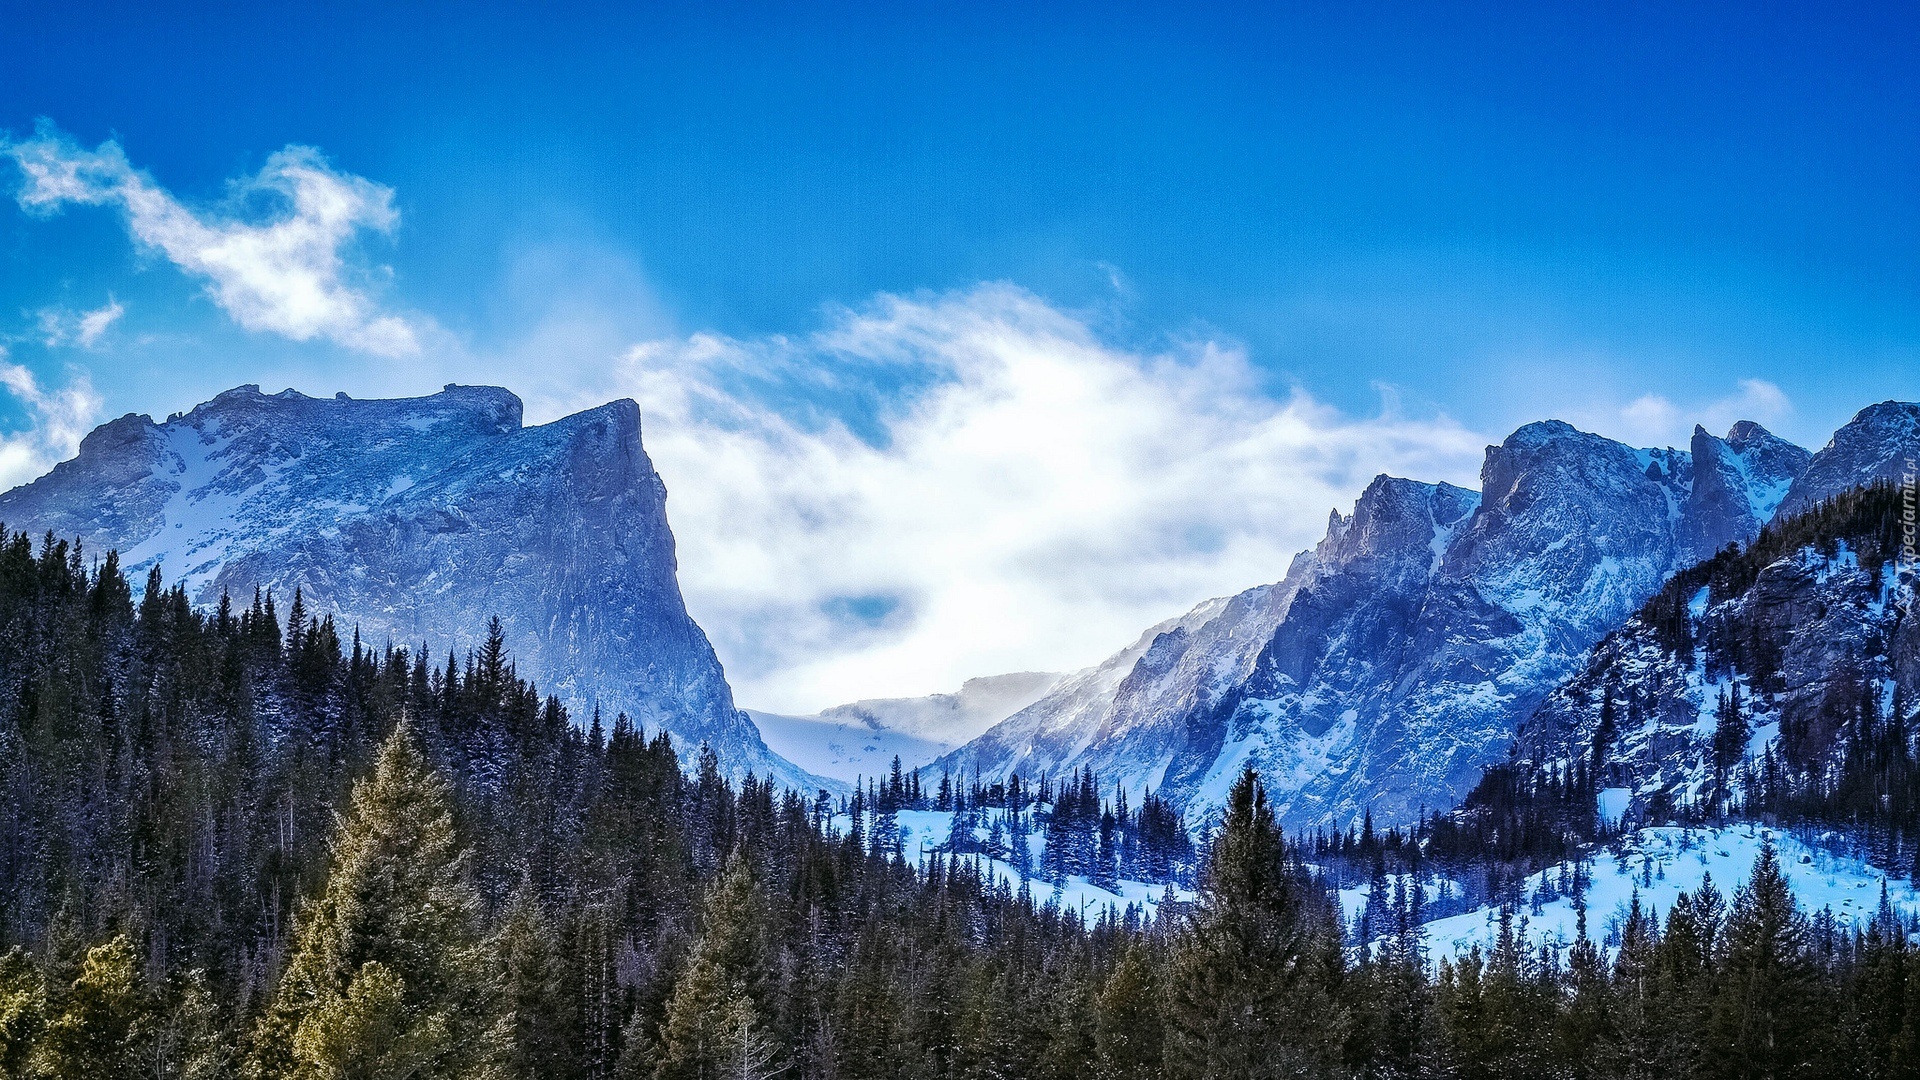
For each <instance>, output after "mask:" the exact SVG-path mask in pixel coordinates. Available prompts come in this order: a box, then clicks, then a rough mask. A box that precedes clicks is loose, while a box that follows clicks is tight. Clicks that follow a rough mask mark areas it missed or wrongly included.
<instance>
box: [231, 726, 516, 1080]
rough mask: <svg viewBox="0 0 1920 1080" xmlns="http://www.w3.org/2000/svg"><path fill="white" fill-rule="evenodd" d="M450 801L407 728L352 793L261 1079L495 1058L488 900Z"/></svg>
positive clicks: (423, 1070)
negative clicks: (471, 868) (484, 926)
mask: <svg viewBox="0 0 1920 1080" xmlns="http://www.w3.org/2000/svg"><path fill="white" fill-rule="evenodd" d="M449 798H450V792H449V790H448V787H447V784H446V782H445V781H443V780H442V779H441V778H440V777H439V776H438V775H436V774H435V772H434V771H433V768H432V766H431V765H429V764H428V762H427V761H426V759H425V758H424V757H423V756H422V755H421V753H420V750H419V747H418V746H417V745H416V739H415V736H414V734H413V731H412V728H411V726H410V725H408V724H406V723H404V722H403V723H401V725H400V726H399V727H397V728H396V729H395V730H394V732H393V733H392V734H391V735H390V736H389V737H388V738H387V740H386V742H385V743H384V744H383V745H382V747H381V750H380V757H379V763H378V765H377V766H376V767H375V770H374V773H373V775H372V776H371V777H369V778H368V779H366V780H363V781H361V782H360V783H359V784H357V785H355V787H354V791H353V797H352V809H351V811H350V812H349V813H348V814H347V816H346V818H345V819H344V820H343V821H342V823H341V826H340V831H339V836H338V838H337V839H336V841H335V845H334V853H333V866H332V869H331V871H330V873H329V875H328V879H327V887H326V891H325V892H324V893H322V894H321V896H320V897H319V898H318V899H317V900H315V901H314V902H313V903H312V904H311V905H310V906H309V907H308V908H307V909H306V910H305V911H304V912H303V913H302V916H301V919H300V924H299V933H298V942H297V945H296V947H295V950H294V954H293V958H292V960H291V961H290V962H289V964H288V967H287V973H286V975H285V976H284V977H283V978H282V979H281V983H280V989H279V993H278V995H277V996H276V997H275V999H274V1002H273V1005H272V1007H271V1008H270V1009H269V1010H268V1011H267V1014H266V1015H265V1017H264V1018H263V1019H262V1021H261V1024H260V1028H259V1031H258V1032H257V1034H256V1036H255V1040H254V1055H253V1058H252V1060H251V1062H250V1063H249V1069H250V1073H251V1075H253V1076H256V1077H262V1078H279V1077H289V1078H295V1077H297V1078H301V1080H306V1078H315V1080H318V1078H321V1077H329V1078H330V1077H334V1076H341V1075H347V1076H388V1075H391V1076H417V1077H465V1076H474V1075H478V1074H479V1071H480V1070H481V1069H482V1068H483V1067H484V1066H486V1065H488V1064H490V1063H491V1062H492V1061H493V1060H494V1059H495V1058H496V1057H497V1050H498V1043H499V1042H500V1037H499V1033H498V1031H497V1030H496V1025H495V1024H494V1017H495V1009H494V994H493V993H492V991H493V989H494V987H493V985H492V980H491V978H490V977H489V973H488V972H487V971H486V970H485V965H484V963H483V962H482V955H481V953H482V950H481V949H480V948H479V943H480V934H479V925H478V921H479V914H480V904H479V898H478V897H477V896H476V895H475V894H474V892H473V889H472V887H471V885H470V884H469V883H468V880H467V860H468V856H467V854H466V852H464V851H462V850H461V849H460V847H459V843H458V839H457V837H456V835H455V832H454V825H453V815H452V811H451V807H450V804H449Z"/></svg>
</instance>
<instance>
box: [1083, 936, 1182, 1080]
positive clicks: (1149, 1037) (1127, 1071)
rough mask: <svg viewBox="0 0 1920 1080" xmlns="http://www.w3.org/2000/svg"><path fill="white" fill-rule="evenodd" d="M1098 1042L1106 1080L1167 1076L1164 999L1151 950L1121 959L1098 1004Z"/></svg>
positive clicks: (1138, 947)
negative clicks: (1163, 1043) (1163, 1067)
mask: <svg viewBox="0 0 1920 1080" xmlns="http://www.w3.org/2000/svg"><path fill="white" fill-rule="evenodd" d="M1096 1010H1097V1011H1096V1013H1095V1018H1094V1037H1095V1040H1096V1044H1097V1045H1098V1047H1099V1051H1100V1075H1101V1076H1102V1077H1105V1078H1106V1080H1155V1078H1156V1077H1159V1076H1160V1075H1161V1059H1162V1050H1161V1041H1162V1030H1161V1016H1162V1014H1163V1012H1164V1010H1165V1002H1164V1000H1163V998H1162V996H1161V987H1160V978H1159V973H1158V972H1157V971H1156V964H1155V963H1154V958H1152V957H1151V956H1150V955H1149V953H1148V946H1147V945H1145V944H1144V943H1143V944H1135V945H1131V946H1129V947H1128V948H1127V949H1126V951H1125V952H1123V953H1121V954H1120V962H1119V964H1117V965H1116V966H1115V967H1114V969H1113V974H1111V975H1109V976H1108V977H1107V984H1106V986H1105V987H1104V988H1103V989H1102V990H1101V992H1100V998H1099V1000H1098V1002H1097V1003H1096Z"/></svg>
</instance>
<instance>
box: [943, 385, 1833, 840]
mask: <svg viewBox="0 0 1920 1080" xmlns="http://www.w3.org/2000/svg"><path fill="white" fill-rule="evenodd" d="M1703 434H1704V433H1703ZM1695 444H1696V445H1695V446H1694V447H1693V448H1692V449H1691V452H1689V451H1680V450H1675V449H1671V448H1667V449H1635V448H1633V447H1630V446H1627V445H1625V444H1622V443H1618V442H1615V441H1613V440H1610V439H1606V438H1603V437H1601V436H1598V435H1594V434H1591V433H1589V432H1584V431H1581V430H1579V429H1577V428H1575V427H1573V426H1572V425H1570V424H1567V423H1565V422H1562V421H1558V420H1546V421H1541V422H1538V423H1532V424H1528V425H1526V426H1525V427H1522V428H1520V429H1519V430H1517V431H1515V432H1514V433H1513V434H1512V435H1510V436H1509V437H1508V438H1506V439H1505V440H1503V441H1502V442H1501V443H1500V444H1499V445H1497V446H1490V447H1488V448H1487V454H1486V459H1485V462H1484V464H1483V466H1482V469H1481V491H1480V492H1472V491H1468V490H1465V489H1463V488H1458V487H1454V486H1452V485H1448V484H1428V483H1422V482H1420V481H1417V480H1409V479H1400V478H1394V477H1387V476H1381V477H1377V478H1375V479H1374V481H1373V482H1372V483H1370V484H1369V485H1368V486H1367V488H1366V490H1365V491H1364V492H1362V493H1361V495H1360V497H1359V499H1358V500H1357V501H1356V502H1355V504H1354V508H1353V511H1352V513H1350V514H1342V513H1339V512H1338V511H1336V512H1334V513H1333V514H1332V515H1331V516H1330V517H1329V520H1328V529H1327V533H1326V536H1325V538H1324V539H1322V540H1321V541H1320V543H1319V544H1318V545H1316V546H1315V547H1314V549H1313V550H1312V551H1310V552H1305V553H1302V555H1300V556H1299V557H1297V558H1296V559H1295V560H1294V563H1293V565H1292V566H1291V567H1290V568H1289V570H1288V572H1287V575H1286V577H1285V578H1284V579H1283V580H1281V581H1280V582H1278V583H1276V584H1273V585H1265V586H1261V587H1260V588H1257V589H1253V590H1249V591H1248V592H1246V593H1243V594H1241V595H1240V596H1237V597H1233V598H1230V599H1224V600H1213V601H1208V602H1207V603H1206V604H1203V605H1201V606H1200V607H1198V608H1196V609H1195V610H1194V611H1193V612H1191V613H1190V614H1189V615H1188V616H1186V617H1184V618H1182V619H1179V620H1174V621H1172V622H1169V623H1166V624H1162V626H1161V627H1157V628H1155V630H1153V631H1149V632H1148V634H1147V635H1144V636H1143V637H1142V640H1141V642H1139V643H1136V645H1135V646H1134V647H1133V648H1130V649H1128V650H1126V651H1124V652H1122V653H1119V654H1116V655H1115V656H1114V657H1113V658H1111V659H1109V660H1108V661H1107V662H1106V663H1104V664H1102V665H1100V666H1098V667H1096V668H1092V669H1089V670H1088V671H1086V672H1082V673H1079V674H1077V675H1074V676H1070V677H1069V678H1068V679H1066V680H1065V681H1063V682H1062V684H1061V685H1060V686H1059V687H1057V688H1056V689H1055V690H1054V691H1053V692H1052V693H1050V694H1049V695H1048V696H1047V697H1045V698H1042V699H1041V700H1040V701H1038V702H1036V703H1035V704H1033V705H1032V706H1030V707H1028V708H1027V709H1025V710H1023V711H1022V712H1020V713H1018V714H1016V715H1014V716H1013V717H1011V718H1009V719H1008V720H1007V721H1005V722H1004V723H1002V724H1000V725H998V726H996V727H995V728H993V729H991V730H989V731H988V732H987V733H986V734H985V735H983V736H981V737H980V738H979V739H977V740H975V741H974V742H973V743H971V744H969V745H968V746H966V747H963V748H961V749H960V750H958V751H956V752H954V753H953V754H951V755H949V756H948V757H947V758H946V759H944V764H945V766H946V767H948V768H953V769H956V770H965V771H968V772H971V771H972V770H973V769H975V768H978V769H979V770H980V771H981V773H982V774H983V775H986V776H989V777H998V776H1002V775H1005V774H1007V773H1011V772H1020V773H1023V774H1034V773H1038V772H1056V773H1057V772H1061V771H1064V770H1067V769H1079V768H1082V767H1091V768H1093V769H1094V770H1095V771H1096V772H1098V773H1100V774H1101V776H1102V777H1103V778H1105V780H1106V781H1107V782H1118V783H1123V784H1125V785H1127V786H1128V787H1129V788H1133V789H1136V790H1137V789H1138V788H1140V787H1143V786H1147V787H1152V788H1154V789H1155V790H1156V791H1158V792H1160V793H1161V794H1162V795H1163V796H1165V797H1167V798H1169V799H1170V800H1172V801H1173V802H1174V803H1175V804H1176V805H1178V806H1180V807H1181V808H1183V809H1184V810H1185V811H1186V813H1187V815H1188V820H1189V821H1190V822H1194V823H1199V822H1201V821H1204V820H1205V819H1206V818H1207V816H1208V815H1210V814H1211V813H1212V812H1213V811H1215V810H1217V809H1218V807H1219V806H1220V805H1221V801H1222V799H1223V798H1224V796H1225V793H1226V790H1227V787H1228V786H1229V785H1230V784H1231V783H1232V781H1233V778H1234V777H1235V776H1236V775H1237V774H1238V773H1239V771H1240V770H1241V768H1242V767H1243V766H1246V765H1252V766H1254V767H1255V768H1257V769H1259V770H1260V772H1261V775H1262V776H1263V778H1264V779H1265V781H1266V783H1267V787H1268V792H1269V794H1270V795H1271V796H1272V797H1273V800H1274V804H1275V806H1276V808H1277V809H1278V810H1279V811H1280V813H1281V815H1282V817H1283V820H1284V821H1285V822H1286V824H1287V825H1288V826H1289V827H1291V828H1308V827H1313V826H1317V825H1334V826H1344V825H1346V824H1347V823H1349V822H1350V821H1352V820H1354V819H1355V818H1357V817H1358V816H1359V815H1360V814H1362V813H1363V812H1365V811H1366V810H1368V809H1371V810H1372V811H1373V812H1374V815H1375V818H1376V820H1377V821H1382V822H1385V821H1394V820H1401V821H1404V820H1407V819H1409V818H1411V817H1413V816H1414V815H1415V814H1416V813H1418V811H1419V810H1420V808H1421V807H1423V806H1425V807H1429V808H1435V809H1440V808H1445V807H1448V806H1451V805H1453V804H1454V802H1455V801H1457V800H1458V798H1459V797H1460V796H1461V795H1463V794H1464V793H1465V792H1466V791H1467V790H1468V788H1470V787H1471V786H1472V784H1473V783H1474V782H1475V781H1477V780H1478V778H1479V776H1480V771H1481V768H1482V766H1484V765H1486V764H1488V763H1490V762H1492V761H1496V760H1499V759H1500V758H1502V757H1503V756H1504V755H1505V753H1506V751H1507V747H1508V745H1509V744H1510V742H1511V740H1512V737H1513V734H1514V731H1515V730H1516V728H1517V727H1518V726H1519V724H1520V722H1521V721H1522V720H1523V719H1524V718H1525V717H1526V716H1527V715H1528V714H1529V713H1530V712H1531V711H1532V709H1533V708H1534V706H1535V705H1536V704H1537V703H1538V702H1539V701H1540V700H1541V699H1542V698H1544V697H1545V696H1546V695H1547V693H1548V692H1549V691H1551V690H1552V689H1553V688H1554V687H1555V686H1556V685H1558V684H1559V682H1560V681H1561V680H1562V679H1564V678H1565V677H1567V676H1568V675H1569V674H1571V673H1572V672H1573V671H1575V670H1576V668H1577V667H1578V665H1579V663H1580V660H1581V658H1582V657H1583V655H1584V654H1585V652H1586V650H1587V649H1588V648H1589V647H1590V646H1591V645H1592V644H1593V643H1594V642H1595V641H1597V640H1599V639H1600V638H1601V637H1602V636H1603V635H1604V634H1605V633H1607V632H1608V631H1609V630H1611V629H1613V628H1614V627H1615V626H1618V625H1619V624H1620V623H1621V622H1622V621H1623V620H1624V619H1626V618H1627V616H1628V615H1629V614H1630V613H1631V612H1633V611H1634V610H1635V609H1636V608H1638V607H1639V606H1640V604H1641V603H1643V602H1644V601H1645V600H1646V598H1647V597H1648V596H1651V595H1652V594H1653V593H1654V591H1655V590H1656V589H1658V588H1659V587H1660V585H1661V583H1662V582H1663V581H1665V580H1666V578H1667V576H1668V575H1669V574H1671V573H1672V572H1673V571H1675V570H1676V569H1678V568H1680V567H1682V566H1685V565H1689V564H1690V563H1691V562H1692V561H1693V556H1692V553H1693V551H1694V550H1695V548H1696V547H1697V546H1699V545H1707V546H1708V550H1712V549H1714V548H1717V547H1718V546H1719V544H1720V543H1721V542H1724V541H1723V540H1722V538H1733V539H1740V538H1745V539H1751V536H1752V535H1753V534H1755V533H1757V532H1758V531H1759V528H1760V526H1761V524H1762V523H1763V522H1764V521H1765V520H1766V519H1767V516H1768V515H1769V513H1770V512H1771V510H1772V506H1771V505H1769V500H1771V502H1772V503H1777V502H1778V501H1779V498H1780V493H1783V492H1785V490H1786V488H1787V486H1788V485H1789V484H1791V483H1792V481H1793V479H1794V477H1796V476H1797V475H1799V471H1800V469H1801V468H1802V467H1804V465H1805V464H1806V452H1805V451H1803V450H1799V448H1797V447H1793V446H1792V445H1791V444H1788V443H1784V442H1782V441H1780V440H1777V439H1775V438H1774V437H1773V436H1771V435H1769V434H1767V433H1766V432H1765V430H1764V429H1762V428H1760V426H1759V425H1757V424H1751V423H1745V424H1741V425H1736V427H1735V429H1734V430H1733V431H1731V432H1729V437H1728V439H1726V440H1720V439H1715V438H1713V437H1712V436H1706V437H1705V441H1704V442H1702V440H1699V439H1696V440H1695ZM1709 470H1711V471H1714V473H1715V475H1716V476H1719V475H1720V474H1722V473H1724V472H1726V471H1728V470H1733V471H1735V472H1737V473H1738V478H1739V483H1738V485H1734V484H1732V483H1731V482H1730V481H1729V482H1727V483H1723V484H1722V485H1721V489H1720V490H1721V494H1718V495H1715V494H1714V493H1713V492H1712V491H1710V492H1709V493H1708V495H1709V496H1711V497H1701V496H1698V494H1697V493H1698V488H1697V485H1696V482H1695V481H1696V478H1697V477H1698V476H1699V475H1700V474H1701V473H1702V472H1704V471H1709ZM1709 516H1710V518H1709Z"/></svg>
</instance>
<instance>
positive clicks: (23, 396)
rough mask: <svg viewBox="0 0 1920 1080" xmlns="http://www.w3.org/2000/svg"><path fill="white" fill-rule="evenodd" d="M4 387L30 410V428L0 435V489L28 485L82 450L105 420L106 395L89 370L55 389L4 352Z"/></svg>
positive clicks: (0, 380)
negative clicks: (102, 414) (102, 406)
mask: <svg viewBox="0 0 1920 1080" xmlns="http://www.w3.org/2000/svg"><path fill="white" fill-rule="evenodd" d="M0 386H4V387H6V389H7V391H8V392H9V393H11V394H12V395H13V397H14V400H16V401H18V402H19V403H20V405H21V407H22V408H23V409H24V410H25V411H26V420H27V422H26V424H25V425H24V426H23V427H22V428H21V429H20V430H19V431H17V432H14V433H12V434H8V435H0V491H4V490H6V489H8V488H11V487H13V486H14V485H16V484H24V483H26V482H27V481H29V480H31V479H33V478H34V477H36V476H39V475H40V474H41V473H44V472H46V471H47V470H48V469H50V468H52V467H53V465H54V463H55V462H57V461H63V460H65V459H67V458H70V457H72V456H73V455H74V453H75V452H76V451H78V450H79V449H80V440H81V439H83V438H85V437H86V434H87V432H88V431H91V430H92V429H93V426H94V424H95V423H96V422H97V421H98V420H99V418H100V397H99V395H97V394H95V393H94V391H93V383H92V381H91V380H89V379H88V378H87V376H86V373H85V372H76V373H75V374H74V375H73V376H72V378H71V379H69V380H68V382H67V384H66V385H65V386H63V387H59V388H57V389H50V388H47V387H44V386H42V385H41V384H40V381H39V380H38V379H37V378H35V377H34V374H33V372H31V371H29V370H27V369H26V368H24V367H21V366H20V365H18V364H15V363H11V362H9V361H8V359H7V353H6V350H4V349H0Z"/></svg>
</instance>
